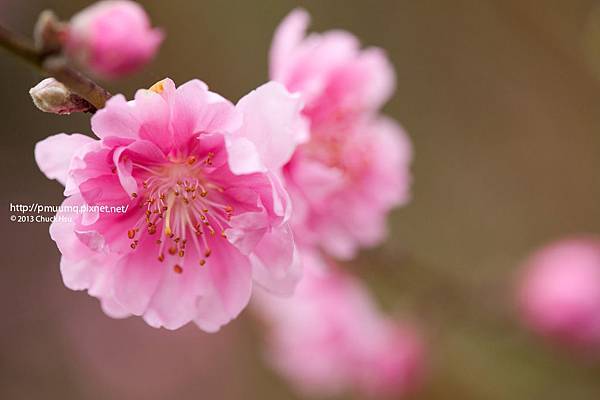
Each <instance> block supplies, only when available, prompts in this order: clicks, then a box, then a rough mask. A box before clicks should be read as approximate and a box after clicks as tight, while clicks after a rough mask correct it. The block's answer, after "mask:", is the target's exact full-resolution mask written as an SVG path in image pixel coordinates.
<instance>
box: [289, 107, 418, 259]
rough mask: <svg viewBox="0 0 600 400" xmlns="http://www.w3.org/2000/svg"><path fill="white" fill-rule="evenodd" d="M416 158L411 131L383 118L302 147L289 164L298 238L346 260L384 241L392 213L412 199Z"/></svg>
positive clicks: (316, 139) (367, 121)
mask: <svg viewBox="0 0 600 400" xmlns="http://www.w3.org/2000/svg"><path fill="white" fill-rule="evenodd" d="M411 158H412V148H411V144H410V141H409V139H408V136H407V135H406V134H404V131H403V130H402V128H401V127H400V126H399V125H398V124H397V123H395V122H394V121H393V120H391V119H388V118H383V117H380V118H379V119H377V120H365V121H363V123H361V124H357V125H356V127H355V128H354V129H352V130H348V131H347V132H346V136H344V137H341V138H340V139H339V140H335V139H333V140H321V139H320V138H318V137H313V138H312V139H311V140H310V141H309V142H308V143H306V144H304V145H302V146H300V147H299V148H298V150H297V151H296V153H295V155H294V157H293V158H292V160H291V161H290V162H289V163H288V164H287V165H286V166H285V167H284V176H285V178H286V185H287V187H288V190H289V192H290V194H291V196H292V200H293V204H294V216H293V219H292V221H293V228H294V232H295V233H296V235H297V237H298V240H300V241H301V242H302V243H303V244H306V245H317V246H319V247H320V248H321V249H323V250H324V251H325V252H327V253H328V254H330V255H332V256H334V257H338V258H342V259H349V258H352V257H353V256H354V255H355V254H356V252H357V250H358V249H359V248H360V247H371V246H374V245H377V244H378V243H380V242H381V241H382V240H383V239H384V238H385V236H386V234H387V225H386V220H387V214H388V212H389V211H390V210H391V209H392V208H394V207H396V206H398V205H400V204H404V203H406V202H407V201H408V200H409V196H410V194H409V186H410V180H411V178H410V173H409V165H410V162H411Z"/></svg>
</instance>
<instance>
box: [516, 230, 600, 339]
mask: <svg viewBox="0 0 600 400" xmlns="http://www.w3.org/2000/svg"><path fill="white" fill-rule="evenodd" d="M518 295H519V297H518V300H519V306H520V310H521V313H522V316H523V318H524V320H525V322H526V323H527V324H528V325H529V326H530V327H531V328H532V329H533V330H535V331H536V332H538V333H540V334H541V335H544V336H547V337H549V338H551V339H555V340H557V341H559V342H561V343H564V344H566V345H570V346H573V348H586V349H591V348H595V349H596V350H600V239H599V238H595V237H589V236H581V237H573V238H569V239H563V240H560V241H558V242H555V243H552V244H550V245H548V246H545V247H544V248H542V249H541V250H539V251H537V252H535V253H534V254H533V255H532V256H531V257H530V258H529V259H528V260H527V261H526V263H525V265H524V271H523V276H522V277H521V280H520V281H519V292H518Z"/></svg>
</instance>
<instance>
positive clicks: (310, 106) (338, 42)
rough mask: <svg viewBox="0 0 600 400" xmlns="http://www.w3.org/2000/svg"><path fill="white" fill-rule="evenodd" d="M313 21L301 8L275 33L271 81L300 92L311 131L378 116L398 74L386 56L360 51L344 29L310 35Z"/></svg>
mask: <svg viewBox="0 0 600 400" xmlns="http://www.w3.org/2000/svg"><path fill="white" fill-rule="evenodd" d="M309 22H310V17H309V15H308V13H307V12H306V11H304V10H302V9H296V10H294V11H292V12H291V13H290V14H289V15H288V16H287V17H286V18H285V19H284V20H283V21H282V22H281V24H280V25H279V27H278V28H277V30H276V31H275V35H274V38H273V43H272V45H271V51H270V64H269V66H270V76H271V79H273V80H275V81H278V82H281V83H283V84H284V85H285V86H286V87H287V88H288V90H290V91H291V92H299V93H301V94H302V97H303V99H304V101H305V104H306V105H305V108H304V110H303V112H304V114H305V115H306V116H307V117H308V118H309V120H310V123H311V130H312V131H313V132H314V131H321V132H322V133H326V131H327V130H329V129H331V128H332V126H336V125H337V126H339V125H348V124H352V123H354V121H355V120H356V119H361V118H362V117H363V115H364V114H365V113H366V114H369V113H373V112H376V111H377V110H379V108H380V107H381V106H382V105H383V104H384V103H385V102H386V101H387V100H388V99H389V98H390V97H391V95H392V93H393V92H394V86H395V74H394V69H393V67H392V65H391V64H390V62H389V60H388V59H387V56H386V54H385V52H384V51H383V50H381V49H379V48H367V49H361V48H360V42H359V41H358V39H357V38H356V37H355V36H354V35H352V34H351V33H349V32H346V31H342V30H333V31H328V32H325V33H322V34H318V33H311V34H310V35H308V36H305V35H306V33H305V32H306V29H307V27H308V24H309Z"/></svg>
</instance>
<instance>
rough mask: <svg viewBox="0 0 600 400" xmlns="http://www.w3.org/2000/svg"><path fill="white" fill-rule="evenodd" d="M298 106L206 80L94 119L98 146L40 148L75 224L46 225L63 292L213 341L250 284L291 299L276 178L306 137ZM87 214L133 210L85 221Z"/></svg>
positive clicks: (294, 258) (78, 143) (66, 138)
mask: <svg viewBox="0 0 600 400" xmlns="http://www.w3.org/2000/svg"><path fill="white" fill-rule="evenodd" d="M264 104H269V105H270V107H269V108H264V107H263V105H264ZM300 108H301V102H300V100H299V98H298V96H293V95H290V94H289V93H288V92H287V91H286V90H285V89H284V88H283V87H282V86H281V85H280V84H278V83H275V82H270V83H267V84H265V85H263V86H261V87H259V88H258V89H256V90H255V91H253V92H251V93H250V94H248V95H247V96H245V97H244V98H243V99H241V100H240V101H239V103H238V104H237V105H236V106H234V105H233V104H231V103H230V102H229V101H227V100H225V99H224V98H223V97H221V96H219V95H218V94H216V93H213V92H210V91H209V90H208V88H207V86H206V85H205V84H204V83H203V82H201V81H198V80H192V81H190V82H187V83H185V84H183V85H181V86H179V87H178V88H175V85H174V83H173V82H172V81H171V80H169V79H165V80H163V81H161V82H159V83H157V84H155V85H154V86H153V87H152V88H151V89H150V90H139V91H138V92H137V93H136V95H135V99H134V100H132V101H126V100H125V98H124V97H123V96H122V95H117V96H114V97H113V98H111V99H110V100H109V101H108V102H107V105H106V108H104V109H102V110H99V111H98V112H97V113H96V114H95V115H94V116H93V118H92V130H93V131H94V133H95V134H96V136H97V137H98V138H99V140H96V139H92V138H90V137H87V136H84V135H79V134H74V135H65V134H59V135H56V136H51V137H49V138H47V139H45V140H43V141H41V142H40V143H38V144H37V146H36V149H35V157H36V161H37V163H38V165H39V167H40V169H41V170H42V171H43V172H44V173H45V174H46V176H47V177H48V178H51V179H56V180H58V181H59V182H61V183H63V184H64V185H65V195H66V196H67V198H66V199H65V201H64V203H63V206H70V208H69V207H65V208H64V209H63V210H61V212H59V213H58V215H59V216H62V217H64V218H63V220H65V219H68V218H70V219H71V222H70V223H59V222H55V223H53V224H52V225H51V227H50V235H51V237H52V239H54V240H55V241H56V243H57V245H58V248H59V250H60V252H61V253H62V258H61V272H62V275H63V280H64V282H65V285H66V286H67V287H69V288H71V289H74V290H83V289H86V290H87V291H88V293H89V294H90V295H92V296H96V297H98V298H99V299H100V300H101V302H102V306H103V308H104V310H105V312H106V313H107V314H109V315H111V316H115V317H121V316H125V315H129V314H134V315H139V316H142V317H143V318H144V320H145V321H146V322H147V323H148V324H150V325H152V326H155V327H160V326H164V327H166V328H168V329H176V328H179V327H181V326H182V325H184V324H186V323H188V322H190V321H194V322H195V323H196V324H197V325H198V326H199V327H200V328H202V329H204V330H206V331H216V330H217V329H219V327H220V326H222V325H223V324H225V323H227V322H229V321H230V320H231V319H233V318H235V317H236V316H237V315H238V314H239V313H240V311H241V310H242V309H243V308H244V307H245V306H246V304H247V302H248V300H249V298H250V294H251V291H252V286H253V285H252V282H253V281H254V282H256V283H258V284H260V285H262V286H264V287H265V288H266V289H267V290H270V291H272V292H276V293H278V294H289V293H290V292H291V291H292V290H293V289H294V286H295V284H296V282H297V281H298V279H299V277H300V273H301V271H300V264H299V259H298V255H297V252H296V249H295V245H294V240H293V237H292V233H291V229H290V227H289V226H288V219H289V216H290V201H289V199H288V195H287V193H286V191H285V190H284V188H283V186H282V184H281V181H280V177H279V176H278V175H277V174H276V173H275V172H274V171H276V170H277V169H278V168H280V167H281V164H282V163H285V162H287V161H288V158H289V157H290V155H291V154H292V153H293V151H294V148H295V146H296V144H297V143H298V142H299V141H300V140H301V139H302V137H304V136H305V133H304V132H302V129H303V125H302V120H301V119H300V114H299V110H300ZM271 138H277V139H276V140H275V139H271ZM90 206H104V207H107V208H109V207H126V208H127V211H126V212H108V211H106V210H104V212H102V211H103V210H100V212H98V210H97V209H94V208H91V210H92V211H91V212H86V213H78V212H77V210H81V209H83V208H84V207H86V208H89V207H90Z"/></svg>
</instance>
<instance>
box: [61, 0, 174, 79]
mask: <svg viewBox="0 0 600 400" xmlns="http://www.w3.org/2000/svg"><path fill="white" fill-rule="evenodd" d="M162 40H163V33H162V31H161V30H160V29H153V28H152V27H151V25H150V20H149V18H148V15H147V14H146V12H145V11H144V9H143V8H142V7H141V6H140V5H139V4H137V3H135V2H133V1H129V0H107V1H100V2H98V3H96V4H94V5H91V6H90V7H87V8H85V9H84V10H82V11H80V12H79V13H77V14H75V15H74V16H73V18H72V19H71V22H70V24H69V26H68V28H67V31H66V37H65V43H64V48H65V52H66V54H67V55H68V56H69V57H70V58H72V59H74V60H75V61H76V62H77V63H78V64H80V65H81V66H82V67H84V68H86V69H88V70H90V71H91V72H93V73H94V74H96V75H99V76H101V77H105V78H117V77H120V76H123V75H126V74H129V73H132V72H134V71H136V70H138V69H140V68H141V67H142V66H144V65H145V64H146V63H148V62H149V61H150V60H151V59H152V58H153V57H154V55H155V53H156V51H157V50H158V47H159V45H160V43H161V42H162Z"/></svg>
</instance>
